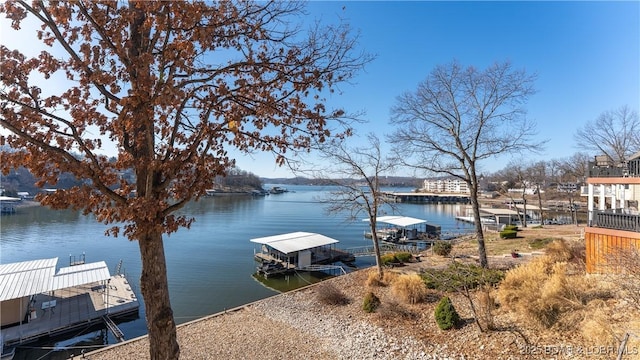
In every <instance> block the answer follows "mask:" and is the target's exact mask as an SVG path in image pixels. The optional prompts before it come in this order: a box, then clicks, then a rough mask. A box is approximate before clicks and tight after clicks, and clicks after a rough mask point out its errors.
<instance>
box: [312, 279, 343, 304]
mask: <svg viewBox="0 0 640 360" xmlns="http://www.w3.org/2000/svg"><path fill="white" fill-rule="evenodd" d="M316 296H317V299H318V301H319V302H320V303H322V304H325V305H345V304H348V303H349V298H348V297H347V296H346V295H345V294H344V293H343V292H342V291H340V290H339V289H338V288H337V287H335V286H334V285H333V284H329V283H322V284H320V285H318V286H317V287H316Z"/></svg>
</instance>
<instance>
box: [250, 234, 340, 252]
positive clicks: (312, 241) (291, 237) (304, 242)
mask: <svg viewBox="0 0 640 360" xmlns="http://www.w3.org/2000/svg"><path fill="white" fill-rule="evenodd" d="M249 241H251V242H254V243H258V244H263V245H267V246H270V247H272V248H274V249H276V250H278V251H280V252H281V253H283V254H290V253H294V252H296V251H301V250H308V249H313V248H316V247H320V246H324V245H331V244H335V243H338V242H339V241H338V240H336V239H332V238H330V237H328V236H324V235H320V234H316V233H308V232H303V231H298V232H292V233H288V234H280V235H273V236H266V237H261V238H255V239H250V240H249Z"/></svg>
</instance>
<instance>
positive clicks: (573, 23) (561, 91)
mask: <svg viewBox="0 0 640 360" xmlns="http://www.w3.org/2000/svg"><path fill="white" fill-rule="evenodd" d="M308 12H309V16H308V17H307V18H305V19H301V20H302V21H313V20H314V19H320V21H321V22H323V23H335V22H336V21H337V19H339V18H341V19H344V20H345V21H346V22H348V23H349V24H350V25H351V27H352V28H353V29H354V31H357V32H359V34H360V43H359V49H361V50H364V51H366V52H368V53H371V54H373V55H375V56H376V59H375V60H374V61H373V62H372V63H370V64H368V66H367V67H366V69H365V71H363V72H362V73H360V74H359V75H357V76H356V78H355V79H353V81H352V84H344V85H342V86H341V87H340V90H341V94H340V95H337V94H334V95H332V96H331V98H330V99H329V102H330V105H331V106H334V107H337V106H343V107H345V108H346V109H348V110H350V111H364V112H366V115H365V116H364V118H366V119H367V120H368V123H367V124H363V125H360V126H358V127H357V128H356V131H357V133H358V134H359V135H360V136H361V137H358V136H356V137H353V138H351V139H350V140H349V141H350V144H351V145H352V146H356V145H360V144H362V142H361V141H362V140H361V139H362V138H364V137H365V135H366V133H367V132H369V131H372V130H373V131H374V132H375V133H376V134H377V135H378V136H379V138H380V139H384V135H385V134H388V133H391V132H392V131H393V128H392V126H391V125H389V110H390V108H391V107H392V106H393V105H394V104H395V101H396V97H397V96H399V95H400V94H402V93H403V92H405V91H414V90H415V89H416V87H417V85H418V83H420V82H421V81H423V80H424V79H425V78H426V77H427V75H428V74H429V73H430V71H431V70H432V69H433V68H434V67H435V66H436V65H440V64H446V63H449V62H451V61H452V60H454V59H455V60H457V61H459V62H460V63H461V64H463V65H465V66H475V67H478V68H485V67H487V66H488V65H490V64H492V63H494V62H496V61H499V62H503V61H506V60H508V61H510V62H511V63H512V64H513V65H514V67H516V68H523V69H525V70H526V71H527V72H528V73H535V74H537V76H538V80H537V81H536V84H535V86H536V89H537V90H538V93H537V94H536V95H534V96H533V97H532V98H531V99H530V101H529V103H528V104H527V109H528V116H529V117H530V118H531V119H533V120H534V121H536V122H537V124H538V131H539V136H540V139H547V140H548V141H549V142H548V145H547V147H546V149H545V151H544V153H543V154H541V155H534V156H532V157H531V158H527V159H526V160H532V161H537V160H550V159H562V158H567V157H569V156H571V155H573V154H574V153H575V152H577V151H579V149H578V148H577V147H576V144H575V141H574V139H573V134H574V133H575V130H576V129H577V128H580V127H582V126H584V124H585V122H587V121H592V120H594V119H595V118H597V117H598V115H600V114H601V113H602V112H604V111H607V110H612V109H615V108H618V107H620V106H622V105H628V106H630V107H631V108H632V109H633V110H635V111H638V110H639V108H640V2H639V1H628V2H614V1H607V2H583V1H572V2H553V1H549V2H544V1H542V2H430V1H424V2H423V1H411V2H396V1H394V2H391V1H376V2H364V1H362V2H361V1H322V2H320V1H311V2H309V3H308ZM0 25H2V26H1V27H2V29H0V30H1V31H2V34H0V36H1V39H2V42H3V43H5V44H6V45H7V46H8V47H9V48H15V47H17V48H22V50H26V51H27V52H28V50H29V48H27V49H25V48H24V46H23V44H24V42H25V41H28V42H29V43H33V41H34V40H33V33H32V32H28V33H24V32H21V33H19V34H16V33H13V32H11V33H13V34H9V31H7V26H8V22H7V21H6V19H2V21H0ZM388 148H389V147H388V146H387V147H386V149H388ZM230 153H231V154H236V155H237V157H236V159H237V165H238V167H239V168H241V169H243V170H247V171H250V172H252V173H254V174H256V175H259V176H263V177H292V176H293V174H292V173H291V172H290V171H289V170H288V169H287V168H281V167H278V166H276V165H275V160H274V158H273V156H272V155H271V154H254V155H251V156H247V155H242V154H238V153H236V152H233V151H232V152H230ZM509 160H510V159H509V158H500V159H492V160H489V161H486V162H483V163H482V165H483V169H482V170H483V171H489V172H492V171H497V170H500V169H502V168H503V167H504V165H505V164H506V163H507V162H508V161H509ZM407 174H411V171H409V170H402V171H399V173H398V175H407Z"/></svg>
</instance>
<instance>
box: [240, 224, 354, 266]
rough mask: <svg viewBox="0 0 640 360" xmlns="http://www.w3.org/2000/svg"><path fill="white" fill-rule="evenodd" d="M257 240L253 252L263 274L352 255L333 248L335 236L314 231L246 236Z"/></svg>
mask: <svg viewBox="0 0 640 360" xmlns="http://www.w3.org/2000/svg"><path fill="white" fill-rule="evenodd" d="M249 241H251V242H253V243H257V244H261V245H262V246H261V248H260V251H258V252H255V251H254V256H255V259H256V260H257V261H259V262H260V265H259V266H258V268H257V270H258V273H260V274H263V275H264V276H269V275H276V274H285V273H289V272H292V271H294V270H305V269H306V268H310V267H312V266H314V265H319V264H330V263H333V262H337V261H343V262H348V261H353V256H352V255H351V254H349V253H347V252H345V251H342V250H339V249H336V248H335V245H336V244H337V243H339V241H338V240H336V239H332V238H330V237H328V236H324V235H321V234H316V233H309V232H302V231H298V232H292V233H287V234H280V235H273V236H267V237H261V238H254V239H250V240H249Z"/></svg>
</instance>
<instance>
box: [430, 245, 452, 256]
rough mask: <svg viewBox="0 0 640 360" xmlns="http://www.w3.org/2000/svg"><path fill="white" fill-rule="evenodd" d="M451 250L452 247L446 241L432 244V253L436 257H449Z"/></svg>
mask: <svg viewBox="0 0 640 360" xmlns="http://www.w3.org/2000/svg"><path fill="white" fill-rule="evenodd" d="M451 249H453V245H451V243H450V242H448V241H436V242H435V243H434V244H433V253H434V254H436V255H440V256H449V254H451Z"/></svg>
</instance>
